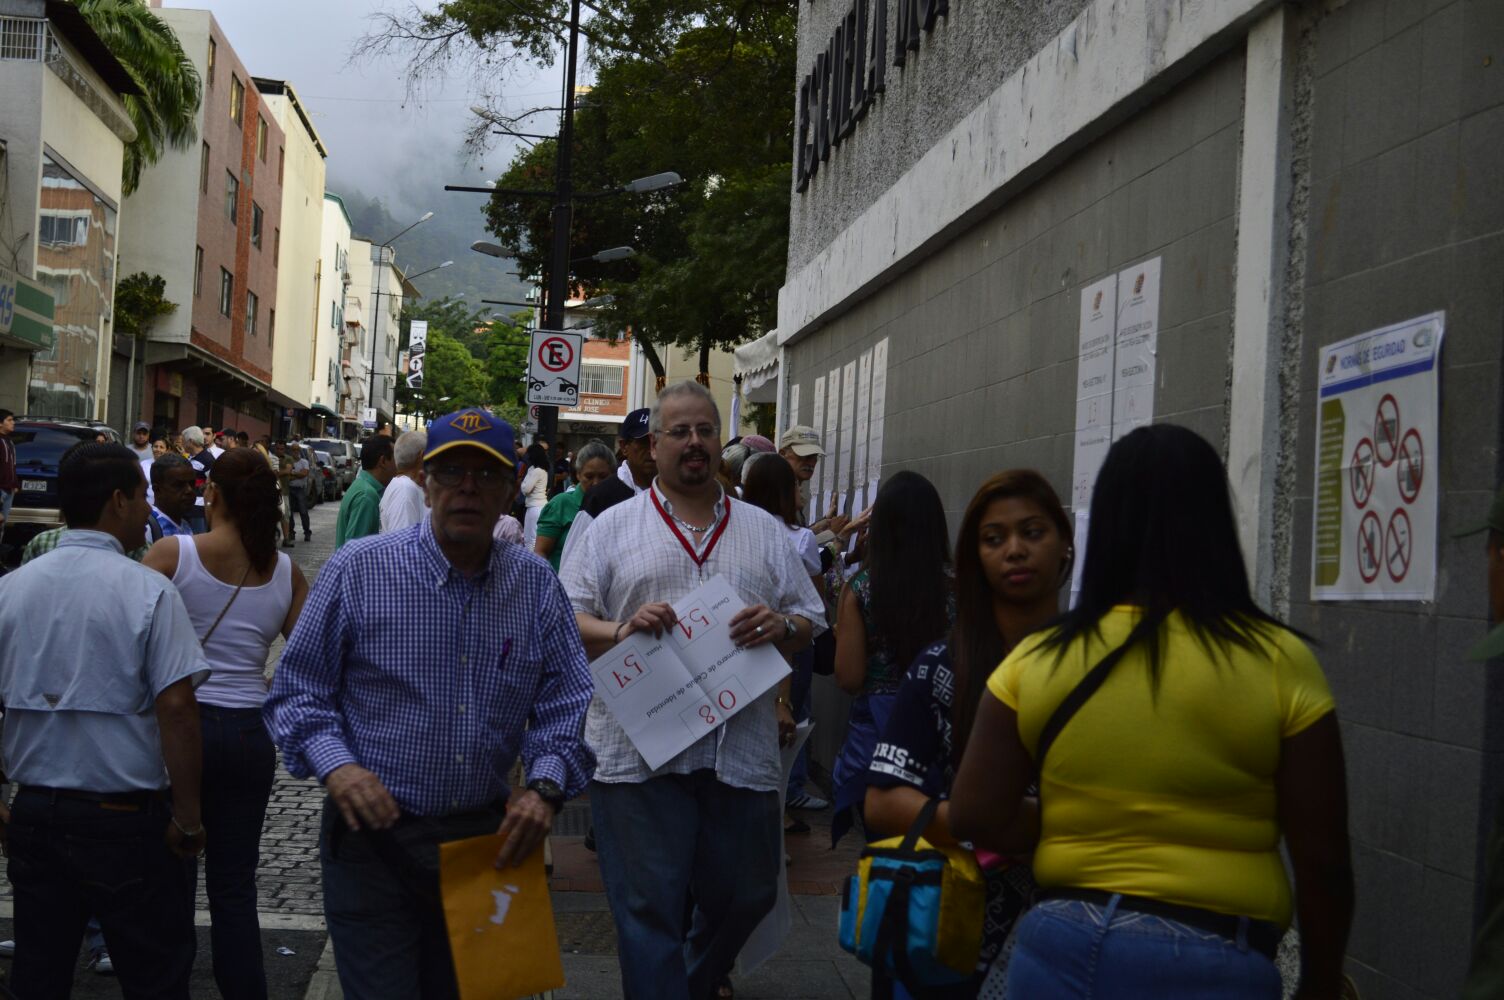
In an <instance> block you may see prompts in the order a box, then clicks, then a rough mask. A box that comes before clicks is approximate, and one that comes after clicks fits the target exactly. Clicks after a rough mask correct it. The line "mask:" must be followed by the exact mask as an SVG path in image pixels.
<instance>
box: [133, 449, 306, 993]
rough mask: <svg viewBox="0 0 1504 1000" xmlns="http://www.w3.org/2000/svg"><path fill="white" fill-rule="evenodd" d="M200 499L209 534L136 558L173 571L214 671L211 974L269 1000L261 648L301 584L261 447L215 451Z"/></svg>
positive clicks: (300, 596)
mask: <svg viewBox="0 0 1504 1000" xmlns="http://www.w3.org/2000/svg"><path fill="white" fill-rule="evenodd" d="M204 498H205V499H204V507H205V509H206V511H207V512H208V521H209V531H208V532H206V533H204V534H201V535H175V536H171V537H168V538H164V539H162V540H161V541H159V542H158V543H157V544H156V545H154V546H152V548H151V550H150V551H149V552H147V554H146V558H145V559H144V560H143V563H144V565H146V566H149V567H151V568H152V569H155V570H157V571H158V572H160V573H162V574H163V575H165V576H168V577H171V578H172V582H173V583H174V584H175V585H176V586H177V588H178V592H179V593H180V594H181V595H182V597H183V603H184V604H185V605H187V608H188V616H189V618H191V619H192V621H193V626H194V631H195V632H196V633H197V634H198V637H199V641H200V642H202V643H203V645H204V656H205V658H206V659H207V660H208V661H209V666H210V668H211V671H212V672H211V674H210V675H209V679H208V680H207V681H205V682H204V683H203V684H202V685H201V686H200V687H199V688H198V690H197V692H196V694H197V696H198V702H199V720H200V726H201V731H202V737H203V762H204V763H203V786H202V787H203V817H204V829H205V831H206V846H205V850H204V881H205V888H206V890H207V891H208V896H209V915H210V919H211V927H210V943H211V946H212V950H213V955H214V980H215V983H216V984H217V985H218V986H219V992H220V994H221V995H222V996H223V997H225V998H226V1000H238V998H242V997H245V998H254V1000H265V998H266V995H267V994H266V970H265V968H264V966H263V963H262V960H261V926H260V922H259V921H258V920H257V917H256V868H257V865H258V864H259V862H260V844H261V825H262V821H263V820H264V819H265V818H266V803H267V799H268V798H269V797H270V796H271V790H272V779H273V775H274V773H275V771H276V766H277V751H276V748H275V747H274V746H273V745H272V741H271V737H270V736H269V735H268V734H267V731H266V726H265V724H264V723H263V722H262V721H261V705H262V702H263V701H265V700H266V687H267V685H266V657H267V651H268V649H269V647H270V646H271V643H272V640H274V639H275V638H276V637H277V634H278V633H281V634H282V635H283V636H287V635H289V634H291V632H292V628H293V625H295V624H296V623H297V620H298V613H299V612H300V611H302V609H303V601H304V599H305V598H306V597H307V596H308V581H307V580H305V579H304V578H303V573H302V571H301V570H300V569H299V568H298V567H297V566H296V565H295V564H294V563H293V562H292V560H291V559H289V558H288V557H287V555H286V554H285V553H278V552H277V548H276V544H277V542H276V532H277V526H278V524H279V523H280V521H281V517H282V512H281V497H280V495H279V492H278V489H277V476H276V474H275V473H274V472H272V470H271V469H270V467H268V466H267V464H266V461H265V460H264V459H263V458H262V457H261V455H260V454H259V453H258V452H255V451H253V450H251V449H249V448H245V449H241V448H236V449H234V450H231V451H227V452H225V453H224V454H223V455H221V456H220V458H219V460H218V461H216V462H215V463H214V468H213V470H212V471H211V473H210V476H209V485H208V486H207V487H205V491H204ZM195 877H196V873H195Z"/></svg>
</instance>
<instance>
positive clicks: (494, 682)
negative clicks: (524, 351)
mask: <svg viewBox="0 0 1504 1000" xmlns="http://www.w3.org/2000/svg"><path fill="white" fill-rule="evenodd" d="M382 440H387V439H385V438H373V439H372V441H382ZM365 448H366V453H369V451H370V449H371V443H370V442H367V444H366V446H365ZM513 455H514V451H513V436H512V428H511V427H510V426H509V425H508V424H507V422H506V421H504V420H502V419H501V418H500V417H497V416H496V415H495V414H493V413H490V412H489V411H487V410H482V409H474V408H472V409H467V410H461V411H459V412H458V413H451V414H449V415H447V416H445V417H443V418H441V419H439V420H436V421H434V423H433V425H432V427H431V428H430V429H429V432H428V449H427V451H426V452H424V456H423V473H424V479H425V487H424V489H425V492H426V494H427V497H428V507H429V517H428V519H427V520H426V521H424V522H420V523H418V524H415V525H413V526H411V527H409V528H405V529H403V530H401V531H396V532H391V533H388V534H384V535H376V536H374V537H369V538H360V539H356V540H355V541H352V542H350V543H349V544H347V545H345V546H343V547H341V548H340V549H339V550H337V551H336V552H335V553H334V556H333V557H332V558H331V559H330V560H329V561H328V562H327V563H325V564H324V568H323V569H322V570H320V571H319V576H318V581H317V582H316V583H315V584H314V586H313V590H312V591H311V592H310V593H309V595H308V602H307V604H305V605H304V608H303V613H302V616H301V617H300V618H299V619H298V624H297V627H296V628H295V629H294V630H293V633H292V636H291V637H290V638H289V639H288V641H287V649H286V651H285V652H284V653H283V655H282V661H281V663H280V665H279V666H278V668H277V672H276V676H275V677H274V678H273V680H272V689H271V694H270V696H269V697H268V698H267V701H266V708H265V716H266V721H267V726H268V728H270V730H271V731H272V734H273V735H274V736H275V737H276V740H277V744H278V745H279V746H280V747H281V748H282V754H283V759H284V760H285V762H286V764H287V770H288V772H289V773H291V774H292V775H294V776H296V777H309V776H312V777H316V778H318V779H319V781H321V782H323V784H324V787H325V789H326V790H327V791H328V793H329V797H328V799H327V800H326V801H325V804H324V815H323V821H322V824H321V829H320V833H319V842H320V850H319V855H320V860H321V864H322V869H323V883H324V916H325V921H326V923H327V925H328V927H329V936H330V938H331V939H332V940H333V942H334V957H335V963H336V966H337V967H338V970H339V978H340V985H341V986H342V987H343V989H344V995H345V996H346V997H349V998H351V1000H360V998H386V997H420V996H421V997H452V996H455V995H456V994H457V987H456V983H455V974H454V964H453V962H452V960H451V958H450V951H449V934H448V931H447V929H446V926H445V922H444V910H443V905H442V902H441V899H440V896H439V844H440V843H442V842H444V841H449V840H458V839H463V838H468V837H476V836H480V835H483V834H490V833H499V834H500V835H501V836H502V839H503V843H502V847H501V850H500V852H499V854H498V855H497V858H496V864H497V867H503V866H506V865H510V864H520V863H521V862H522V860H523V859H525V858H526V857H528V856H529V855H530V854H531V853H532V852H533V851H534V850H535V849H536V848H537V847H538V846H539V845H540V844H541V843H542V841H543V838H544V836H545V835H546V834H547V833H548V831H549V829H550V828H551V827H552V825H553V819H554V816H555V815H556V814H557V812H558V811H559V809H561V808H562V807H563V805H564V803H565V802H566V801H567V800H568V799H570V798H572V797H573V796H575V795H578V794H579V793H580V791H582V790H583V789H584V787H585V783H586V782H587V781H588V780H589V779H590V776H591V774H592V773H593V772H594V770H595V757H594V755H593V754H591V752H590V750H589V749H588V748H587V747H586V746H585V743H584V740H583V739H582V730H583V728H584V724H585V712H586V708H587V707H588V705H589V704H590V697H591V693H592V691H593V689H594V685H593V683H592V682H591V678H590V668H589V665H588V663H587V662H586V659H585V650H584V647H583V646H582V645H581V643H580V634H579V630H578V628H577V627H576V624H575V618H574V615H573V612H572V610H571V608H570V602H569V598H568V597H566V596H565V594H564V590H563V588H562V587H561V586H560V585H559V582H558V580H557V578H555V576H554V574H553V570H552V569H551V568H550V567H549V565H548V563H547V562H546V561H544V560H543V559H541V558H539V557H538V556H536V555H534V554H533V553H531V552H528V551H527V550H525V549H524V548H523V547H522V546H520V545H511V544H506V543H502V542H496V541H493V539H492V535H491V531H492V527H493V526H494V525H495V524H496V521H497V518H499V517H500V516H501V515H502V513H503V512H504V511H505V510H507V508H508V507H509V506H511V502H512V497H513V496H514V495H515V494H516V492H517V476H516V470H515V467H514V466H515V459H514V458H513ZM394 607H398V608H401V609H402V612H403V613H402V614H400V615H394V614H392V613H391V610H390V609H391V608H394ZM519 751H520V752H521V756H522V761H523V764H524V765H525V768H526V775H527V779H528V784H527V790H526V791H524V792H523V793H521V794H519V795H511V796H509V794H508V793H509V789H508V784H507V774H508V772H509V771H510V769H511V767H512V763H513V762H514V761H515V760H516V759H517V756H518V753H519ZM528 960H529V956H526V955H519V956H517V961H519V962H526V961H528Z"/></svg>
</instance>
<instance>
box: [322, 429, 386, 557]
mask: <svg viewBox="0 0 1504 1000" xmlns="http://www.w3.org/2000/svg"><path fill="white" fill-rule="evenodd" d="M396 474H397V463H396V462H395V461H393V459H392V439H391V438H389V437H382V436H381V435H379V434H377V435H373V436H372V437H368V438H366V440H365V443H364V444H363V445H361V449H360V475H358V476H356V477H355V482H353V483H351V484H350V488H349V489H348V490H346V491H345V498H344V499H343V500H341V501H340V502H339V521H338V522H337V523H336V524H335V527H334V547H335V548H339V547H340V546H341V545H343V544H345V543H346V542H348V541H351V540H353V539H356V538H364V537H366V536H367V535H375V534H378V533H380V531H381V494H382V493H383V492H385V490H386V484H387V483H389V482H391V481H392V477H393V476H395V475H396Z"/></svg>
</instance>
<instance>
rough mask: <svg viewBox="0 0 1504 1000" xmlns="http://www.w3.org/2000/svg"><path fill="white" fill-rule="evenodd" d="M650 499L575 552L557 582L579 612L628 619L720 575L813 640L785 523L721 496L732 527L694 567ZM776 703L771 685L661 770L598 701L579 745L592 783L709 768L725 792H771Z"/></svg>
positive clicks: (605, 519) (819, 610)
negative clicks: (586, 748) (801, 623)
mask: <svg viewBox="0 0 1504 1000" xmlns="http://www.w3.org/2000/svg"><path fill="white" fill-rule="evenodd" d="M655 494H656V495H657V497H658V500H659V502H660V503H663V502H665V501H666V499H667V498H666V497H664V496H663V494H662V492H661V491H660V490H659V489H658V485H657V483H656V482H655V483H654V484H653V488H652V491H651V492H643V493H640V494H638V495H637V496H635V497H633V498H632V499H630V500H626V501H623V502H622V503H619V504H617V505H616V506H614V507H612V508H611V509H609V510H607V511H605V512H603V513H602V514H601V516H600V517H598V518H596V519H595V520H594V521H592V522H591V523H590V525H589V527H588V528H587V529H586V530H585V534H584V537H582V538H580V539H579V542H578V544H577V545H576V546H573V547H571V549H570V552H569V558H568V559H566V560H565V561H564V568H563V573H562V576H561V580H562V582H563V584H564V589H565V590H566V591H568V592H569V599H570V601H571V602H572V603H573V605H574V610H575V611H576V612H579V613H582V614H588V615H592V616H594V617H596V618H600V619H603V620H606V621H625V620H626V619H628V618H630V617H631V616H632V614H633V613H634V612H635V611H636V610H637V609H638V608H640V607H641V606H642V605H644V604H649V603H652V602H654V601H668V602H673V601H677V600H678V599H679V598H681V597H683V596H684V595H686V594H688V593H689V592H690V591H692V590H694V589H695V588H696V587H698V586H700V584H702V583H704V582H705V581H706V580H709V579H710V578H711V577H713V576H715V575H717V574H720V575H722V576H724V577H725V578H726V580H727V581H728V582H729V583H730V584H731V586H732V589H734V590H735V591H736V592H737V594H738V595H739V596H740V597H741V599H742V600H743V601H745V602H746V603H747V604H748V605H749V606H751V605H756V604H764V605H767V606H768V607H769V608H772V609H773V610H774V611H776V612H778V613H780V614H785V615H799V616H800V617H802V618H807V619H809V621H810V622H811V623H813V625H814V629H815V632H816V633H818V632H823V631H824V630H825V609H824V606H823V605H822V604H821V602H820V596H819V594H818V593H816V591H815V588H814V584H812V583H811V582H810V578H809V573H807V572H806V571H805V569H804V566H803V564H802V563H801V562H800V561H799V555H798V553H796V552H795V551H794V548H793V546H791V545H790V544H789V542H788V538H787V534H788V533H787V531H786V530H785V528H784V526H783V523H782V522H781V521H778V520H777V519H776V518H774V517H773V516H772V515H771V514H769V513H767V512H766V511H764V510H761V509H760V508H757V507H753V506H752V505H750V504H745V503H742V502H741V501H740V500H733V499H730V498H726V497H724V496H723V497H722V501H721V504H725V505H729V507H725V508H722V506H721V504H718V505H717V511H718V518H717V519H719V517H729V518H730V520H729V522H728V523H727V524H726V528H725V531H723V532H722V533H721V537H720V539H719V541H717V542H716V544H715V546H714V547H713V548H711V549H710V550H709V555H708V556H707V557H706V559H705V562H704V564H703V565H696V563H695V561H694V560H693V559H691V558H690V556H689V553H688V552H686V551H685V549H684V547H683V545H681V544H680V542H679V539H678V538H677V537H676V536H675V534H674V532H673V531H672V530H671V529H670V527H669V524H668V522H667V521H665V520H664V518H663V516H662V515H660V514H659V513H658V511H657V509H656V508H655V507H654V505H653V496H654V495H655ZM722 509H724V511H725V513H724V514H722V513H720V511H721V510H722ZM576 530H578V529H576ZM571 534H573V532H571ZM685 534H688V533H687V532H686V533H685ZM710 534H711V532H705V533H704V536H703V537H708V536H709V535H710ZM706 545H708V542H701V543H700V544H699V546H698V547H697V550H698V552H699V553H703V552H704V547H705V546H706ZM776 697H777V688H776V687H774V688H770V689H769V690H768V691H767V692H766V693H764V694H763V696H762V697H760V698H758V699H757V700H756V701H755V702H753V703H752V704H751V705H749V706H748V707H747V708H745V709H743V710H742V711H740V712H738V713H737V714H736V715H733V716H732V717H731V719H730V720H729V721H728V722H727V723H726V724H725V725H723V726H720V727H718V728H717V729H716V730H715V731H714V732H711V733H708V734H706V735H705V736H704V737H703V738H702V739H700V740H699V741H698V742H697V743H695V744H693V745H692V746H690V747H689V748H688V749H686V750H685V751H684V752H683V753H681V754H679V756H677V757H675V758H674V759H673V760H671V761H669V762H668V763H667V764H665V765H663V767H661V768H659V769H658V770H657V771H652V770H650V769H649V768H648V766H647V762H646V761H644V760H643V759H642V755H641V754H639V753H638V752H637V749H636V748H635V747H634V746H632V742H631V740H629V739H628V738H627V734H626V732H625V731H624V730H623V729H622V728H621V726H620V725H618V724H617V722H616V720H615V719H613V718H612V717H611V713H610V712H609V711H608V710H607V709H606V706H605V703H604V702H602V701H601V699H600V698H596V699H594V700H593V701H592V702H591V703H590V715H589V718H588V720H587V721H586V723H585V741H586V742H587V743H589V744H590V748H591V749H592V750H593V751H595V755H596V758H597V760H598V761H599V765H598V767H597V769H596V773H595V779H596V780H597V781H604V782H641V781H646V780H647V779H648V778H651V777H654V776H655V775H660V774H689V773H690V772H692V771H697V770H702V769H707V768H709V769H714V771H715V774H716V777H717V778H718V779H719V780H720V781H723V782H725V783H726V784H728V785H735V786H737V787H739V788H749V789H752V790H754V791H769V790H772V789H775V788H777V787H778V785H779V780H780V776H781V772H780V768H779V750H778V715H777V710H776V708H775V702H776Z"/></svg>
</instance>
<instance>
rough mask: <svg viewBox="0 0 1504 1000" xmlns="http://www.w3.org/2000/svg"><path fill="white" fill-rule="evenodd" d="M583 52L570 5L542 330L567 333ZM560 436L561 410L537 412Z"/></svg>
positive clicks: (543, 436) (551, 434) (575, 3)
mask: <svg viewBox="0 0 1504 1000" xmlns="http://www.w3.org/2000/svg"><path fill="white" fill-rule="evenodd" d="M579 49H580V0H570V4H569V55H568V57H567V68H566V69H565V72H564V120H563V123H562V125H561V126H560V128H559V149H558V160H557V163H558V176H557V179H556V181H555V183H554V244H553V247H552V253H551V254H550V257H551V258H552V261H551V262H550V264H549V268H548V272H549V273H548V300H547V312H546V313H545V314H544V319H543V326H544V328H545V329H548V330H562V329H564V303H565V302H566V301H568V299H569V227H570V215H571V211H570V208H571V202H572V201H573V199H574V178H573V175H572V174H571V167H572V163H571V160H572V159H573V153H574V81H575V65H576V63H577V61H578V58H579ZM558 436H559V408H558V407H557V406H542V407H539V408H538V438H539V439H540V440H543V441H547V442H549V443H550V444H552V443H553V442H554V441H556V440H558Z"/></svg>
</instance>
